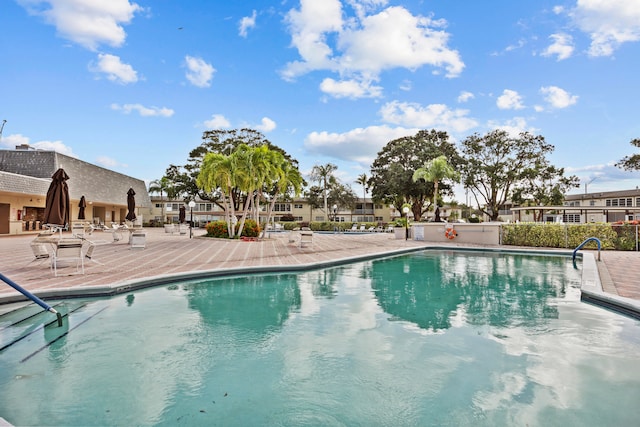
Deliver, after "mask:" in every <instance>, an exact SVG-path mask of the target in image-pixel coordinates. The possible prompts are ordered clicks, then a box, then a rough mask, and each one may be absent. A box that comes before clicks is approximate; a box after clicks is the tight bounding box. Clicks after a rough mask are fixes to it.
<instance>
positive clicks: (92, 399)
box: [0, 251, 640, 426]
mask: <svg viewBox="0 0 640 427" xmlns="http://www.w3.org/2000/svg"><path fill="white" fill-rule="evenodd" d="M579 285H580V270H575V269H574V268H573V266H572V263H571V259H570V258H566V257H557V256H525V255H516V254H512V255H508V254H503V253H501V254H487V253H481V252H443V251H434V252H431V251H426V252H419V253H413V254H410V255H403V256H397V257H392V258H385V259H379V260H373V261H367V262H360V263H355V264H350V265H344V266H339V267H335V268H328V269H324V270H317V271H310V272H305V273H300V274H278V275H276V274H271V275H259V276H251V277H233V278H221V279H214V280H206V281H197V282H184V283H177V284H173V285H170V286H163V287H158V288H152V289H146V290H141V291H137V292H135V293H131V294H127V295H121V296H118V297H114V298H110V299H101V300H92V301H77V300H69V301H65V302H63V303H62V304H63V305H64V306H66V310H68V311H73V310H75V311H73V313H72V314H71V315H70V316H69V320H67V321H66V323H65V326H64V328H62V329H63V330H65V331H67V332H68V334H67V335H65V336H63V337H62V338H59V339H57V340H56V337H57V336H58V335H60V332H59V328H51V327H47V328H45V329H43V330H36V332H34V333H33V334H31V335H29V337H28V338H26V339H23V340H21V341H19V342H17V343H16V344H14V345H11V346H10V347H8V348H6V349H5V350H3V351H2V352H0V416H1V417H4V418H5V419H6V420H7V421H9V422H11V423H13V424H15V425H76V426H78V425H83V426H84V425H118V426H124V425H126V426H133V425H166V426H173V425H207V426H209V425H211V426H214V425H221V426H229V425H234V426H235V425H241V426H254V425H276V426H301V425H302V426H305V425H307V426H316V425H323V426H326V425H329V426H342V425H344V426H354V425H362V426H573V425H580V426H604V425H616V426H617V425H637V421H638V418H639V416H640V405H638V402H640V365H639V361H640V322H638V321H636V320H633V319H630V318H627V317H624V316H621V315H617V314H614V313H611V312H609V311H607V310H604V309H602V308H599V307H595V306H592V305H589V304H585V303H581V302H580V301H579ZM59 307H60V306H59ZM50 320H51V319H50ZM10 322H11V320H10V316H3V317H2V318H0V327H4V329H2V333H3V335H4V338H8V339H10V337H9V335H10V334H12V333H16V334H17V332H11V331H12V330H13V328H15V326H14V327H12V328H8V327H6V325H7V324H9V323H10ZM27 323H28V324H27V325H24V326H22V327H23V328H26V329H29V328H32V329H34V330H35V329H36V328H37V321H36V320H33V321H27ZM3 325H5V326H3ZM54 340H55V341H54ZM51 341H54V342H53V343H51V344H48V343H50V342H51Z"/></svg>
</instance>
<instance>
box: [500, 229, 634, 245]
mask: <svg viewBox="0 0 640 427" xmlns="http://www.w3.org/2000/svg"><path fill="white" fill-rule="evenodd" d="M589 237H597V238H598V239H599V240H600V243H601V244H602V249H619V250H624V249H623V248H622V247H621V246H622V245H621V242H623V241H624V242H625V244H626V241H627V240H625V239H627V238H625V239H621V238H620V237H619V233H616V231H615V230H614V229H613V228H612V227H611V224H607V223H596V224H575V225H574V224H555V223H554V224H540V223H519V224H504V225H503V226H502V244H504V245H513V246H533V247H546V248H569V249H571V248H576V247H578V246H579V245H580V244H581V243H582V242H584V241H585V240H586V239H587V238H589ZM634 242H635V240H634ZM596 248H597V243H596V242H593V241H591V242H589V243H587V244H586V245H585V249H596Z"/></svg>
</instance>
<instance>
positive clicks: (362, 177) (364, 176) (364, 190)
mask: <svg viewBox="0 0 640 427" xmlns="http://www.w3.org/2000/svg"><path fill="white" fill-rule="evenodd" d="M368 181H369V177H368V176H367V174H366V173H363V174H360V175H358V179H356V184H360V185H362V202H363V203H364V201H365V199H366V197H367V188H368V185H369V183H368Z"/></svg>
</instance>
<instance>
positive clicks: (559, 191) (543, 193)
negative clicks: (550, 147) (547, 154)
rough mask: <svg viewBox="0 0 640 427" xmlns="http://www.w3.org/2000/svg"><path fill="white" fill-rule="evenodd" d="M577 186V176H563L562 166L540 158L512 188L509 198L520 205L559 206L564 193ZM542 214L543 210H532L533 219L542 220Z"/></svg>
mask: <svg viewBox="0 0 640 427" xmlns="http://www.w3.org/2000/svg"><path fill="white" fill-rule="evenodd" d="M579 186H580V180H579V179H578V177H577V176H575V175H571V176H564V168H557V167H555V166H553V165H551V164H549V162H548V160H547V159H545V158H540V159H538V162H536V164H535V165H534V167H533V168H531V169H530V170H529V173H528V174H526V176H525V178H524V179H523V181H522V182H521V183H520V184H519V185H517V186H516V187H515V188H514V190H513V195H512V196H511V199H512V200H513V202H514V203H518V204H520V205H530V206H559V205H562V203H563V202H564V195H565V193H566V192H567V191H568V190H570V189H571V188H577V187H579ZM542 215H543V211H541V210H535V209H534V210H533V216H534V218H533V219H534V221H542Z"/></svg>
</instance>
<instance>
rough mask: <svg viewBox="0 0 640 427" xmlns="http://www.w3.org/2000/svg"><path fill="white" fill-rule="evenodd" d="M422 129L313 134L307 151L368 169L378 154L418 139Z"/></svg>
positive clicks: (385, 128) (373, 128)
mask: <svg viewBox="0 0 640 427" xmlns="http://www.w3.org/2000/svg"><path fill="white" fill-rule="evenodd" d="M418 130H419V128H413V129H407V128H401V127H396V128H392V127H390V126H387V125H383V126H369V127H367V128H357V129H353V130H350V131H348V132H344V133H334V132H326V131H323V132H312V133H310V134H309V135H307V137H306V138H305V142H304V146H305V148H306V149H307V150H308V151H309V152H311V153H313V154H319V155H321V156H328V157H332V158H336V159H342V160H346V161H350V162H357V163H359V164H360V165H362V166H363V167H364V168H366V169H368V168H369V167H370V166H371V163H373V161H374V160H375V158H376V156H377V154H378V152H379V151H380V150H381V149H382V147H384V146H385V145H386V144H387V143H388V142H389V141H392V140H394V139H398V138H401V137H404V136H409V135H415V134H416V133H417V132H418Z"/></svg>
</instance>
